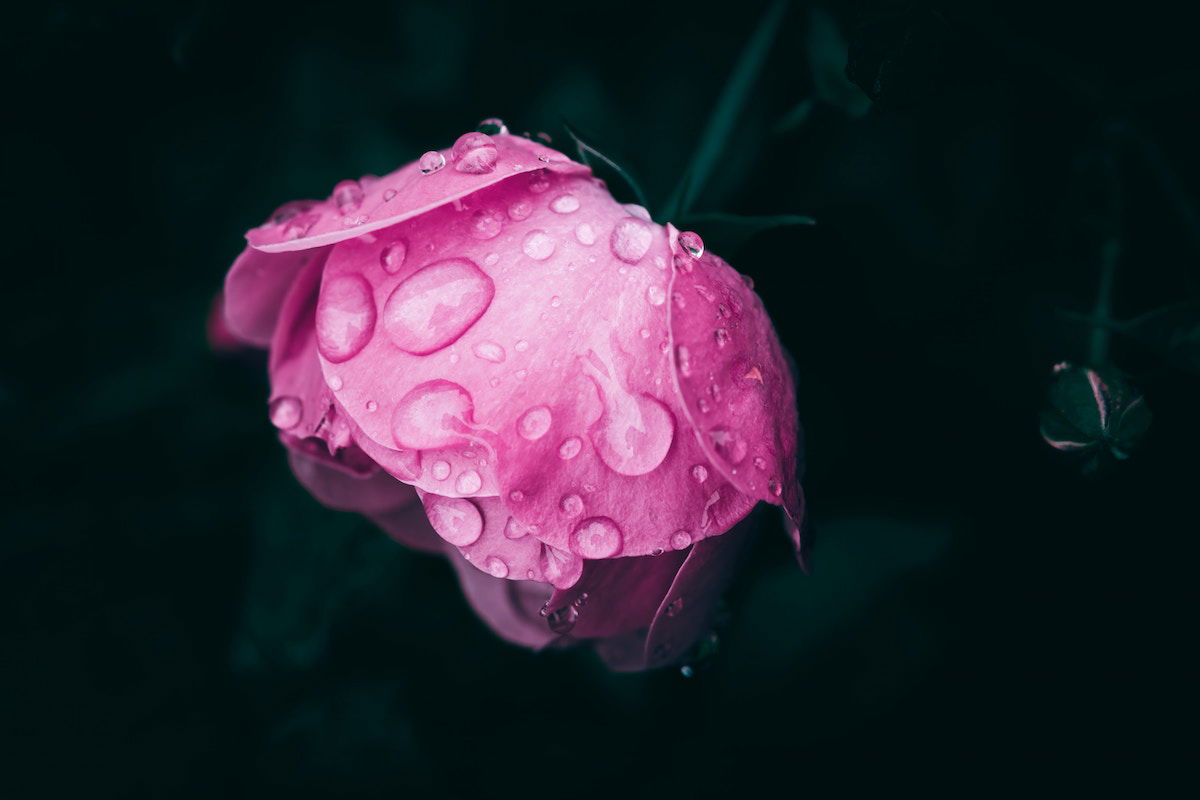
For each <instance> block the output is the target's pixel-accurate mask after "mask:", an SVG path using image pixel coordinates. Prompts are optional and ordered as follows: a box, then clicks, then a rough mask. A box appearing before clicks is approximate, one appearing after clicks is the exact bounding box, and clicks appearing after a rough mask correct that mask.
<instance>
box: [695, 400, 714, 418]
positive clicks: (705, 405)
mask: <svg viewBox="0 0 1200 800" xmlns="http://www.w3.org/2000/svg"><path fill="white" fill-rule="evenodd" d="M696 408H698V409H700V411H701V413H704V414H707V413H708V412H709V411H710V410H711V409H712V406H711V405H710V404H709V402H708V398H707V397H700V398H697V399H696Z"/></svg>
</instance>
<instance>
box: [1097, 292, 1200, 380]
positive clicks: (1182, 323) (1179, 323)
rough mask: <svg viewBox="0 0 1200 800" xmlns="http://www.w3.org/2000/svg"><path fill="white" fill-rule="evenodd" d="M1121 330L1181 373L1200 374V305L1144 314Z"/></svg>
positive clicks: (1189, 303)
mask: <svg viewBox="0 0 1200 800" xmlns="http://www.w3.org/2000/svg"><path fill="white" fill-rule="evenodd" d="M1117 329H1118V330H1119V331H1120V332H1121V333H1124V334H1125V335H1127V336H1129V338H1131V339H1133V340H1134V341H1136V342H1139V343H1140V344H1142V345H1143V346H1145V347H1147V348H1149V349H1150V350H1152V351H1154V352H1155V353H1158V354H1159V355H1160V356H1162V357H1163V358H1164V359H1166V360H1167V361H1169V362H1170V363H1172V364H1174V365H1175V366H1177V367H1179V368H1180V369H1185V370H1189V371H1191V372H1200V301H1198V300H1188V301H1186V302H1183V303H1177V304H1175V305H1172V306H1167V307H1166V308H1162V309H1159V310H1157V311H1151V312H1149V313H1147V314H1142V315H1141V316H1139V317H1136V318H1134V319H1132V320H1129V321H1127V322H1124V323H1121V324H1120V325H1119V326H1118V328H1117Z"/></svg>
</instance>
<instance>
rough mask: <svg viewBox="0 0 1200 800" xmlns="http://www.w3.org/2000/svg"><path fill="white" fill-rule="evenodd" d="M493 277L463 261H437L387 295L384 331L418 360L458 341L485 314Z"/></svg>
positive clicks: (493, 287)
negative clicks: (416, 356) (419, 357)
mask: <svg viewBox="0 0 1200 800" xmlns="http://www.w3.org/2000/svg"><path fill="white" fill-rule="evenodd" d="M495 292H496V287H495V284H493V283H492V279H491V278H489V277H488V276H487V275H485V274H484V273H483V272H482V271H480V269H479V267H477V266H475V264H474V262H472V261H468V260H467V259H465V258H450V259H446V260H445V261H438V262H436V263H434V264H430V265H429V266H427V267H424V268H423V269H420V270H418V271H417V272H414V273H413V274H412V275H410V276H409V277H408V278H406V279H405V280H404V281H403V282H401V284H400V285H399V286H397V287H396V288H395V289H394V290H393V291H392V294H391V296H389V297H388V299H387V302H386V303H385V304H384V307H383V329H384V330H385V331H386V332H387V334H388V338H389V339H391V341H392V343H393V344H394V345H396V346H397V347H399V348H400V349H401V350H403V351H405V352H406V353H412V354H413V355H418V356H423V355H428V354H429V353H433V352H436V351H438V350H440V349H442V348H443V347H445V346H446V345H448V344H451V343H453V342H455V341H457V340H458V338H459V337H460V336H462V335H463V334H464V333H465V332H466V331H467V329H468V328H470V327H471V326H472V325H474V324H475V320H477V319H479V318H480V317H481V316H482V315H483V312H484V311H486V310H487V308H488V306H489V305H490V304H491V302H492V297H493V296H494V295H495Z"/></svg>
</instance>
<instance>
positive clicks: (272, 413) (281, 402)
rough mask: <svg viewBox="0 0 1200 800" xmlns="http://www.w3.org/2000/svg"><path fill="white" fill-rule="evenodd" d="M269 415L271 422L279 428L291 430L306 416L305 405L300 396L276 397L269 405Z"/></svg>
mask: <svg viewBox="0 0 1200 800" xmlns="http://www.w3.org/2000/svg"><path fill="white" fill-rule="evenodd" d="M267 415H268V416H269V417H270V418H271V424H272V425H274V426H275V427H276V428H279V430H281V431H286V430H291V429H292V428H294V427H296V426H297V425H299V424H300V420H301V419H302V418H303V417H304V405H303V404H302V403H301V402H300V400H299V399H298V398H295V397H291V396H289V395H284V396H283V397H276V398H275V399H274V400H272V401H271V404H270V405H269V406H267Z"/></svg>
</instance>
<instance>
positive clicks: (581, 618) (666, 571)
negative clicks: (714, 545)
mask: <svg viewBox="0 0 1200 800" xmlns="http://www.w3.org/2000/svg"><path fill="white" fill-rule="evenodd" d="M716 538H718V539H721V538H724V537H720V536H719V537H716ZM689 552H690V551H672V552H669V553H664V554H662V555H661V556H640V557H636V558H610V559H604V560H602V561H588V562H586V565H585V566H584V569H583V577H582V578H580V580H579V582H578V583H576V584H575V585H574V586H572V587H570V588H569V589H565V590H563V589H560V590H558V591H556V592H555V593H554V595H553V596H552V597H551V598H550V604H549V606H548V610H549V613H550V614H557V615H560V616H561V615H565V614H567V613H570V612H569V610H570V609H574V614H575V618H574V623H573V625H572V626H571V629H570V634H571V635H572V636H574V637H576V638H580V639H590V638H596V637H607V636H616V635H617V634H621V633H627V632H629V631H635V630H638V629H646V628H649V627H650V623H652V622H653V621H654V615H655V613H656V612H657V611H658V609H659V607H660V606H661V605H662V601H663V597H664V596H665V595H666V594H667V591H668V590H669V589H670V588H671V584H672V582H673V581H674V580H675V576H676V574H677V573H678V572H679V569H680V567H681V566H682V565H683V563H684V561H685V559H686V558H687V556H688V553H689Z"/></svg>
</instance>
